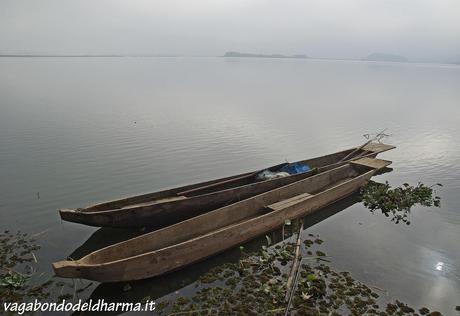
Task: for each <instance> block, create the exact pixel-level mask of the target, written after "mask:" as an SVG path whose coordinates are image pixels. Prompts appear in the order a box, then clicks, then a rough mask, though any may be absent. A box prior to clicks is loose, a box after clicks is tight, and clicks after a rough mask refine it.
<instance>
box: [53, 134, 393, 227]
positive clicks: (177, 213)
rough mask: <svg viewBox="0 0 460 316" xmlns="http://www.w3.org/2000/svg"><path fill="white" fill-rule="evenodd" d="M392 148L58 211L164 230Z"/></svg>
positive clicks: (84, 219)
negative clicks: (290, 171)
mask: <svg viewBox="0 0 460 316" xmlns="http://www.w3.org/2000/svg"><path fill="white" fill-rule="evenodd" d="M393 148H395V147H394V146H391V145H386V144H381V143H376V144H369V145H367V146H365V147H363V148H362V149H360V150H358V151H356V153H354V154H353V156H351V157H350V158H349V159H348V160H347V161H341V159H342V158H343V157H345V156H347V155H349V154H350V153H351V152H353V151H354V150H356V147H355V148H351V149H348V150H344V151H340V152H337V153H333V154H329V155H325V156H321V157H316V158H312V159H307V160H302V161H298V163H300V164H306V165H308V166H309V167H310V168H312V170H310V171H309V172H305V173H300V174H294V175H290V176H287V177H283V178H276V179H271V180H265V181H257V179H256V177H257V174H258V173H259V172H260V171H261V170H259V171H253V172H247V173H243V174H239V175H236V176H232V177H226V178H221V179H216V180H211V181H206V182H201V183H197V184H192V185H187V186H182V187H178V188H174V189H169V190H164V191H159V192H154V193H149V194H144V195H138V196H133V197H129V198H124V199H120V200H115V201H110V202H105V203H101V204H96V205H93V206H89V207H86V208H83V209H82V208H78V209H61V210H59V214H60V216H61V218H62V219H63V220H65V221H70V222H76V223H81V224H86V225H90V226H105V227H145V226H151V227H157V228H158V227H165V226H167V225H171V224H175V223H177V222H180V221H182V220H185V219H188V218H192V217H194V216H197V215H200V214H203V213H206V212H209V211H211V210H214V209H216V208H219V207H222V206H225V205H229V204H232V203H235V202H238V201H241V200H244V199H247V198H250V197H252V196H255V195H257V194H260V193H263V192H267V191H270V190H273V189H275V188H277V187H280V186H284V185H287V184H290V183H293V182H296V181H299V180H301V179H304V178H307V177H310V176H311V175H313V174H315V173H316V172H324V171H326V170H329V169H332V168H335V167H337V166H340V165H343V164H345V163H347V162H348V161H352V160H355V159H358V158H362V157H369V158H374V157H376V156H377V154H379V153H381V152H384V151H387V150H390V149H393ZM286 164H287V163H283V164H279V165H276V166H272V167H269V168H266V169H268V170H271V171H279V170H280V169H281V168H282V167H283V166H285V165H286ZM315 168H316V169H315ZM262 170H265V169H262Z"/></svg>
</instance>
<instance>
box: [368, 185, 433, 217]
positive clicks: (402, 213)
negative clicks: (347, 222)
mask: <svg viewBox="0 0 460 316" xmlns="http://www.w3.org/2000/svg"><path fill="white" fill-rule="evenodd" d="M435 186H442V185H441V184H440V183H438V184H436V185H435ZM434 194H435V190H434V189H433V186H429V187H428V186H426V185H424V184H423V183H418V184H417V185H416V186H412V185H409V184H407V183H404V184H403V185H402V186H401V187H397V188H392V187H391V186H390V185H389V183H388V181H386V182H385V183H378V182H374V181H369V183H368V184H367V185H366V186H365V187H364V188H363V189H362V190H361V196H362V200H363V203H364V206H366V207H367V208H368V209H370V210H371V212H373V211H375V210H377V209H379V210H381V211H382V213H383V214H385V216H389V215H390V214H392V215H393V217H392V219H391V220H392V221H394V222H395V223H396V224H398V223H400V222H403V223H406V224H407V225H409V224H410V221H409V218H408V215H409V214H410V210H411V208H412V207H413V206H415V205H421V206H427V207H431V206H435V207H440V206H441V198H440V197H439V196H434Z"/></svg>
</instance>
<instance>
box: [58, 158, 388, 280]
mask: <svg viewBox="0 0 460 316" xmlns="http://www.w3.org/2000/svg"><path fill="white" fill-rule="evenodd" d="M390 163H391V162H390V161H385V160H377V159H374V160H369V159H367V158H364V159H357V160H355V161H354V162H349V163H346V164H344V165H341V166H339V167H337V168H334V169H330V170H328V171H325V172H323V173H320V174H317V175H314V176H311V177H308V178H305V179H301V180H299V181H296V182H294V183H291V184H289V185H286V186H283V187H280V188H276V189H274V190H271V191H268V192H264V193H262V194H259V195H257V196H255V197H253V198H251V199H246V200H243V201H240V202H237V203H234V204H231V205H228V206H224V207H222V208H219V209H216V210H213V211H210V212H208V213H205V214H202V215H200V216H196V217H193V218H190V219H188V220H185V221H183V222H180V223H177V224H175V225H172V226H169V227H166V228H163V229H160V230H156V231H154V232H151V233H148V234H145V235H142V236H139V237H136V238H132V239H130V240H127V241H124V242H120V243H117V244H114V245H112V246H108V247H105V248H102V249H100V250H98V251H95V252H92V253H90V254H88V255H87V256H85V257H83V258H81V259H80V260H76V261H60V262H55V263H53V268H54V271H55V273H56V275H57V276H60V277H66V278H84V279H89V280H95V281H99V282H117V281H129V280H138V279H145V278H150V277H154V276H158V275H161V274H164V273H168V272H171V271H174V270H177V269H180V268H181V267H184V266H186V265H189V264H191V263H194V262H197V261H200V260H203V259H204V258H207V257H209V256H212V255H214V254H216V253H219V252H222V251H224V250H226V249H229V248H232V247H235V246H237V245H240V244H241V243H244V242H246V241H248V240H250V239H253V238H256V237H257V236H259V235H262V234H265V233H267V232H269V231H272V230H275V229H277V228H279V227H281V226H282V225H283V224H284V222H285V220H286V219H295V218H300V217H304V216H306V215H308V214H310V213H313V212H315V211H317V210H319V209H321V208H323V207H324V206H326V205H329V204H331V203H333V202H335V201H337V200H339V199H342V198H344V197H346V196H348V195H350V194H352V193H353V192H356V191H357V190H359V189H360V188H361V187H362V186H363V185H364V184H365V183H367V181H368V180H369V179H370V178H371V177H372V176H373V175H374V174H375V173H376V171H377V170H379V169H381V168H384V167H386V166H387V165H389V164H390Z"/></svg>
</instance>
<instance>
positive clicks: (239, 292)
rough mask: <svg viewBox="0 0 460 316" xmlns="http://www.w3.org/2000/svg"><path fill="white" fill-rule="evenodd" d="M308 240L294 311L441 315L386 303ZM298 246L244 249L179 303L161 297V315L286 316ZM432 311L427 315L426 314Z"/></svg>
mask: <svg viewBox="0 0 460 316" xmlns="http://www.w3.org/2000/svg"><path fill="white" fill-rule="evenodd" d="M310 237H311V238H309V239H306V240H304V243H303V248H302V253H308V252H307V251H309V252H310V253H312V254H313V253H316V256H313V255H304V256H303V257H302V261H301V266H300V271H299V274H298V280H297V281H298V282H297V283H296V287H295V290H294V296H293V299H292V304H291V307H290V309H289V313H288V314H289V315H380V316H386V315H421V314H422V315H431V316H435V315H440V314H439V313H437V312H430V311H429V310H428V309H426V308H423V309H421V310H420V311H416V310H415V309H413V308H412V307H410V306H408V305H407V304H404V303H402V302H400V301H398V300H396V301H395V302H392V303H388V304H385V303H382V299H381V298H380V297H379V294H377V293H376V292H375V291H374V290H373V289H372V288H370V287H368V286H367V285H365V284H363V283H361V282H359V281H357V280H355V279H354V278H353V277H352V276H351V275H350V273H348V272H337V271H334V270H333V269H332V268H331V267H330V266H329V265H328V264H327V263H325V261H326V260H325V257H326V254H325V253H324V252H322V251H321V250H319V249H318V247H319V245H320V244H322V242H323V241H322V240H321V239H319V236H317V235H311V236H310ZM294 251H295V245H294V244H292V243H283V244H281V245H280V244H278V245H276V246H274V247H271V248H267V247H266V246H263V247H262V249H261V250H260V251H259V252H258V253H252V254H249V253H246V252H245V251H243V252H242V258H241V260H240V262H239V263H227V264H224V265H221V266H218V267H216V268H214V269H212V270H211V271H209V272H208V273H207V274H205V275H204V276H203V277H202V278H201V279H200V281H198V282H197V284H196V287H197V288H198V289H197V292H195V293H194V294H193V295H191V296H188V297H183V296H182V297H179V298H176V300H175V301H172V300H171V301H170V300H167V299H164V300H160V301H159V302H158V304H157V310H156V311H157V312H158V313H159V314H160V315H284V314H285V310H286V305H287V304H286V300H285V295H286V291H287V286H286V283H287V279H288V275H287V272H288V271H289V265H288V264H287V263H289V262H290V261H292V259H293V258H294ZM426 311H427V313H425V312H426Z"/></svg>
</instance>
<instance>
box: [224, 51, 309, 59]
mask: <svg viewBox="0 0 460 316" xmlns="http://www.w3.org/2000/svg"><path fill="white" fill-rule="evenodd" d="M223 57H256V58H308V56H307V55H292V56H287V55H281V54H271V55H266V54H250V53H240V52H226V53H225V54H224V56H223Z"/></svg>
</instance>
